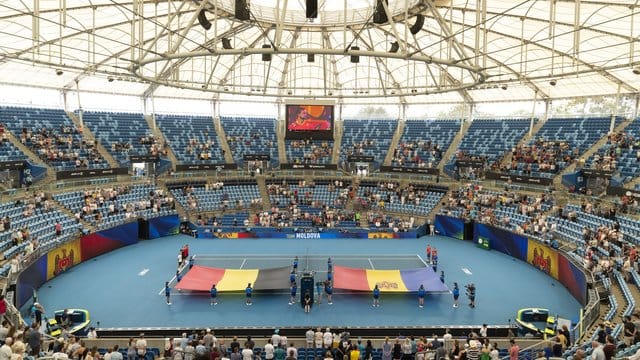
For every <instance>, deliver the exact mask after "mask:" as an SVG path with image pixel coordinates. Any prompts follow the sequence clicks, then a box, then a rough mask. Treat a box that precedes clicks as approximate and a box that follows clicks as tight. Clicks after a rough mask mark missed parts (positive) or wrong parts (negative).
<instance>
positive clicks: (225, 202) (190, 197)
mask: <svg viewBox="0 0 640 360" xmlns="http://www.w3.org/2000/svg"><path fill="white" fill-rule="evenodd" d="M224 186H225V185H224V182H222V181H216V182H213V183H209V182H207V183H206V184H204V190H205V192H215V191H222V195H221V198H220V204H219V205H220V210H221V211H223V212H224V211H227V210H229V209H241V208H244V207H246V206H247V205H249V206H251V207H261V206H262V198H260V197H257V198H254V199H249V203H248V204H246V203H245V199H235V200H234V199H231V197H230V196H229V194H228V193H227V192H225V187H224ZM195 190H196V187H194V186H193V185H186V186H184V187H183V188H182V195H183V196H185V197H186V205H187V206H186V210H189V211H198V210H199V209H200V208H201V205H202V204H200V200H199V199H198V196H197V195H196V193H195ZM172 199H173V198H172Z"/></svg>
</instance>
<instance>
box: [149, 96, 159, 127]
mask: <svg viewBox="0 0 640 360" xmlns="http://www.w3.org/2000/svg"><path fill="white" fill-rule="evenodd" d="M150 99H151V126H152V127H153V131H156V130H157V127H158V125H157V124H156V100H155V98H154V97H153V95H151V97H150Z"/></svg>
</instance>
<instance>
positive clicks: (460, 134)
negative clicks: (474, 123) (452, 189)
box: [438, 121, 471, 174]
mask: <svg viewBox="0 0 640 360" xmlns="http://www.w3.org/2000/svg"><path fill="white" fill-rule="evenodd" d="M470 127H471V121H465V122H464V123H463V125H462V129H461V130H460V131H458V133H457V134H456V136H455V137H454V138H453V141H451V145H449V148H448V149H447V151H445V153H444V154H442V159H441V160H440V163H439V164H438V170H440V174H443V170H444V166H445V165H446V164H447V163H448V162H449V159H451V158H452V157H453V154H454V153H455V152H456V150H458V146H459V145H460V142H461V141H462V139H463V138H464V136H465V135H467V131H469V128H470Z"/></svg>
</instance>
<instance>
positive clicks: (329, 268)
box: [327, 258, 333, 273]
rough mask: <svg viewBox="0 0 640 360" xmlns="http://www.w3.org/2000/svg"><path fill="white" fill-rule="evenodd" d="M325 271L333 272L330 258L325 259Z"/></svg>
mask: <svg viewBox="0 0 640 360" xmlns="http://www.w3.org/2000/svg"><path fill="white" fill-rule="evenodd" d="M327 272H328V273H330V272H333V262H332V261H331V258H328V259H327Z"/></svg>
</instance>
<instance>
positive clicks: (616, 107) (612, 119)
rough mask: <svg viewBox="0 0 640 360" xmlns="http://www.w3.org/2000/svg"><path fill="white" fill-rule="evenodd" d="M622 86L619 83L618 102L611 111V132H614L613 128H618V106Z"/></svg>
mask: <svg viewBox="0 0 640 360" xmlns="http://www.w3.org/2000/svg"><path fill="white" fill-rule="evenodd" d="M621 87H622V86H621V85H620V84H618V91H617V92H616V102H615V104H614V105H613V111H612V112H611V123H610V124H609V133H612V134H613V129H615V128H616V115H618V106H619V105H620V88H621Z"/></svg>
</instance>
